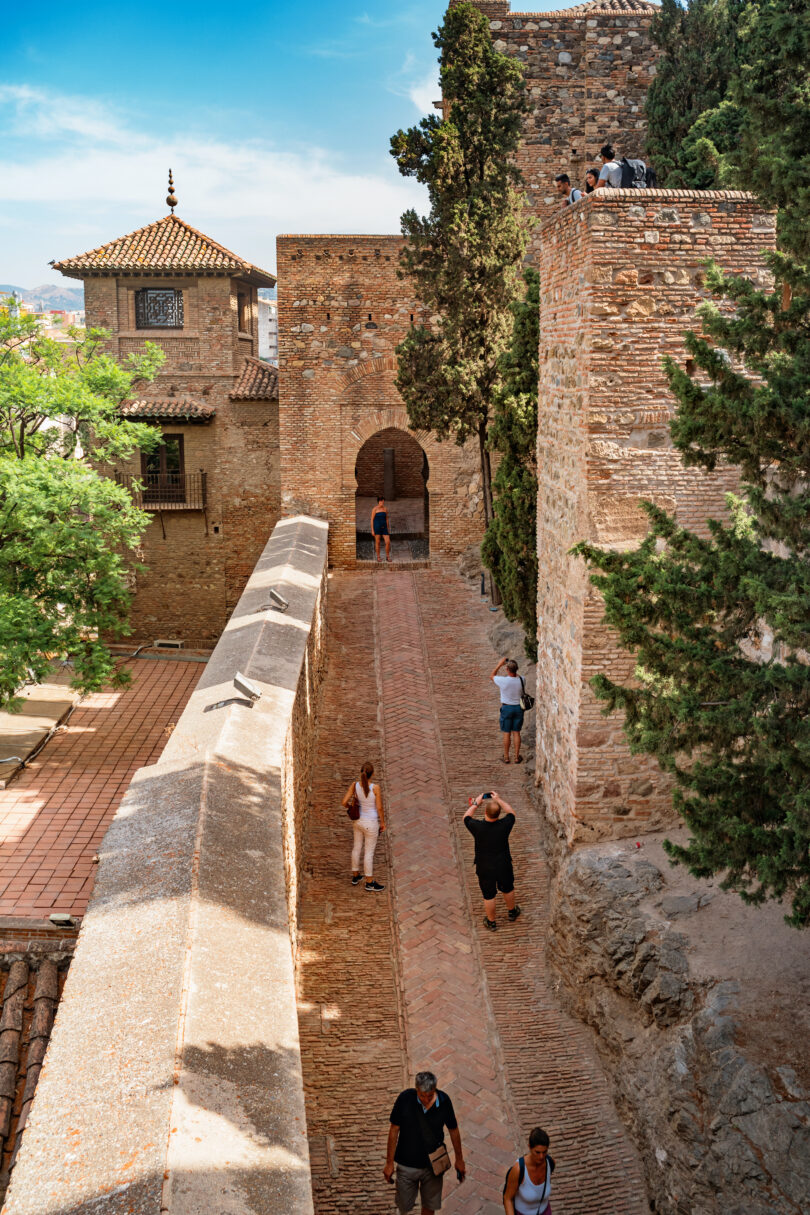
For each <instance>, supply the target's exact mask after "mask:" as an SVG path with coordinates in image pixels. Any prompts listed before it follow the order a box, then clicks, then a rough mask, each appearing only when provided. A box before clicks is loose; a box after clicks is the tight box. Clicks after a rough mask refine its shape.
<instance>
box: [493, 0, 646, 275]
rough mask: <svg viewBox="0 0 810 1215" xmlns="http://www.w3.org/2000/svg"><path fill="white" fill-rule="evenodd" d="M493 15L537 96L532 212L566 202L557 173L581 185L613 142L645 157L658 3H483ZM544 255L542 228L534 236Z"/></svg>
mask: <svg viewBox="0 0 810 1215" xmlns="http://www.w3.org/2000/svg"><path fill="white" fill-rule="evenodd" d="M477 7H478V8H480V9H482V10H483V11H484V13H485V14H486V16H488V17H489V18H490V29H491V31H492V38H493V42H494V45H495V46H496V48H497V49H498V50H502V51H504V52H507V53H508V54H510V55H513V56H514V57H515V59H517V60H518V62H519V63H521V64H522V65H523V67H524V70H525V73H526V86H527V89H528V93H529V97H530V100H531V103H532V110H531V113H530V114H529V115H528V117H527V118H526V120H525V122H524V130H523V139H522V142H521V145H520V150H519V152H518V157H517V160H518V165H519V167H520V169H521V170H522V172H523V176H524V179H525V183H526V190H527V194H528V202H529V206H530V209H531V211H532V213H533V215H534V216H535V217H536V218H537V219H538V220H544V219H545V218H547V216H549V215H550V214H552V213H553V212H554V211H555V210H556V209H558V208H559V206H560V198H559V196H558V195H557V194H556V193H555V190H554V177H555V176H556V174H557V173H568V175H569V177H570V178H571V181H572V182H573V183H574V184H575V185H577V186H581V185H582V184H583V182H584V180H585V172H586V170H587V169H589V168H592V167H601V163H602V162H601V160H600V159H599V156H598V153H599V149H600V147H601V146H602V144H604V143H605V142H611V143H613V144H614V146H615V147H616V149H617V152H618V154H619V155H620V156H622V155H627V156H644V154H645V141H646V133H647V120H646V117H645V114H644V101H645V97H646V94H647V90H648V89H649V87H650V82H651V80H652V78H653V75H654V73H655V62H656V58H657V55H658V51H657V49H656V47H655V46H654V45H653V43H652V42H651V40H650V36H649V25H650V19H651V17H652V9H650V10H649V11H637V12H629V11H626V12H577V11H576V10H571V11H569V12H565V11H559V12H550V13H529V12H510V11H509V5H508V4H506V3H501V4H497V3H486V2H485V0H483V2H480V3H478V4H477ZM531 248H532V255H533V260H535V261H538V260H539V258H540V235H539V231H537V230H536V231H535V235H534V239H533V241H532V246H531Z"/></svg>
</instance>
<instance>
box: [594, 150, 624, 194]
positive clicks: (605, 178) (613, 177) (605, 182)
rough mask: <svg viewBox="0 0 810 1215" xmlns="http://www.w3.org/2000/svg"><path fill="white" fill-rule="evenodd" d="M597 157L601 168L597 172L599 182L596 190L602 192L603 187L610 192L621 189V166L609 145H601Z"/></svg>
mask: <svg viewBox="0 0 810 1215" xmlns="http://www.w3.org/2000/svg"><path fill="white" fill-rule="evenodd" d="M599 156H600V158H601V160H602V168H601V169H600V170H599V180H598V181H597V183H596V188H597V190H604V189H605V187H609V188H610V189H611V190H619V189H621V184H622V166H621V165H620V164H619V162H618V160H617V159H616V153H615V152H614V151H613V148H612V147H611V145H610V144H609V143H606V144H603V145H602V147H601V148H600V149H599Z"/></svg>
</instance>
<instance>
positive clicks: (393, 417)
mask: <svg viewBox="0 0 810 1215" xmlns="http://www.w3.org/2000/svg"><path fill="white" fill-rule="evenodd" d="M380 430H404V431H405V433H406V434H407V435H410V437H411V438H412V439H416V442H417V443H418V444H419V446H420V447H421V448H422V449H423V451H425V452H428V453H429V452H430V451H431V449H433V448H434V447H436V446H437V442H436V436H435V435H434V434H433V432H432V431H430V430H413V429H412V428H411V427H410V425H409V424H408V414H407V411H406V409H405V406H404V405H387V406H383V407H382V408H381V409H373V410H369V413H368V416H367V417H365V418H363V419H362V420H361V421H359V422H356V423H355V425H354V426H352V428H351V431H350V432H349V433H350V435H351V437H352V439H353V440H354V441H355V443H356V444H357V446H356V447H354V446H352V449H351V454H352V455H353V456H356V455H357V453H358V452H359V450H360V448H361V447H362V446H363V444H364V443H365V442H366V440H367V439H370V438H371V436H372V435H375V434H377V432H378V431H380Z"/></svg>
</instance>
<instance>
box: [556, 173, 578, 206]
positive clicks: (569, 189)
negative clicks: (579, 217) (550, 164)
mask: <svg viewBox="0 0 810 1215" xmlns="http://www.w3.org/2000/svg"><path fill="white" fill-rule="evenodd" d="M554 189H555V190H556V191H557V193H558V194H559V195H560V196H561V198H562V199H563V206H564V207H572V206H573V205H574V203H576V202H579V200H580V199H581V198H582V191H581V190H577V189H576V187H575V186H572V185H571V178H570V177H569V176H568V174H567V173H558V174H557V176H556V177H555V178H554Z"/></svg>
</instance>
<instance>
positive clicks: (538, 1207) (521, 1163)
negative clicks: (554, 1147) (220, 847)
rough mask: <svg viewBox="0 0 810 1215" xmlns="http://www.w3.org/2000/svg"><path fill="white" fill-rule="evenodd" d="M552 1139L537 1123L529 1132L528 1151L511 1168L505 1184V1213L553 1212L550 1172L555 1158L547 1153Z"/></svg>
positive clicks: (539, 1214) (533, 1214) (535, 1214)
mask: <svg viewBox="0 0 810 1215" xmlns="http://www.w3.org/2000/svg"><path fill="white" fill-rule="evenodd" d="M549 1146H550V1140H549V1137H548V1135H547V1134H546V1132H545V1131H544V1130H543V1129H542V1128H541V1127H539V1126H536V1127H535V1128H534V1130H533V1131H532V1132H531V1134H530V1135H529V1151H528V1153H527V1154H526V1155H525V1156H521V1157H520V1159H519V1160H517V1161H515V1163H514V1164H513V1165H512V1167H511V1168H510V1170H509V1172H508V1173H507V1174H506V1181H505V1182H504V1186H503V1209H504V1211H505V1212H506V1215H551V1174H552V1173H553V1172H554V1161H553V1159H552V1158H551V1156H549V1154H548V1149H549Z"/></svg>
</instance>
